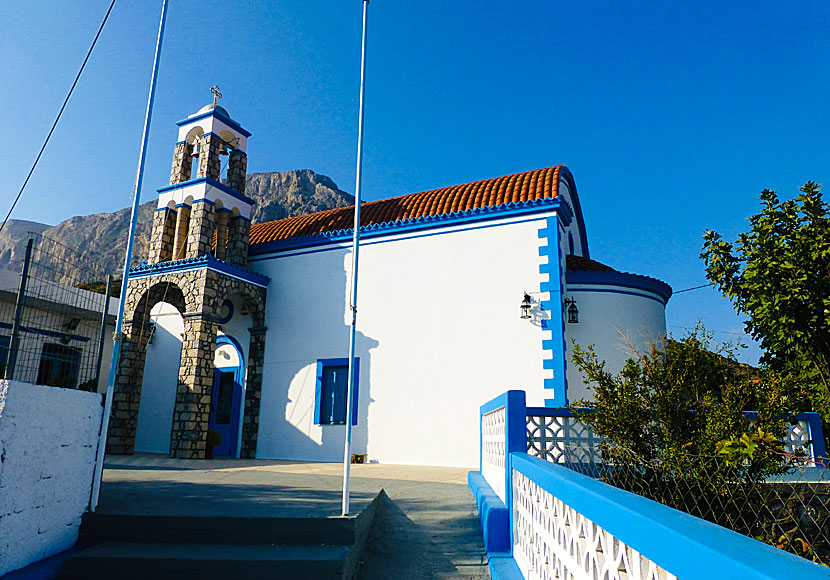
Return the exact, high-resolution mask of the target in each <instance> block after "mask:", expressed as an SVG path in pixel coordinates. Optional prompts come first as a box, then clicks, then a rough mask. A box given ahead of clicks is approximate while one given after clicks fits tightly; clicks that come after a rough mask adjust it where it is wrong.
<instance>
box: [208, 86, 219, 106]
mask: <svg viewBox="0 0 830 580" xmlns="http://www.w3.org/2000/svg"><path fill="white" fill-rule="evenodd" d="M210 92H211V93H213V104H214V105H216V103H217V102H218V101H219V99H221V98H222V93H220V92H219V85H213V86H212V87H210Z"/></svg>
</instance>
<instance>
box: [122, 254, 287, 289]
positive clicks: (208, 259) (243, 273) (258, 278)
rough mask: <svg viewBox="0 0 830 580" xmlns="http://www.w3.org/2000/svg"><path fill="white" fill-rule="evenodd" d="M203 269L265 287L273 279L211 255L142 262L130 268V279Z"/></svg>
mask: <svg viewBox="0 0 830 580" xmlns="http://www.w3.org/2000/svg"><path fill="white" fill-rule="evenodd" d="M201 268H207V269H209V270H213V271H215V272H219V273H221V274H227V275H228V276H233V277H235V278H240V279H242V280H245V281H246V282H250V283H251V284H256V285H257V286H263V287H264V286H267V285H268V283H269V282H271V278H269V277H268V276H264V275H262V274H257V273H255V272H251V271H250V270H246V269H245V268H240V267H239V266H234V265H233V264H228V263H227V262H223V261H221V260H217V259H216V258H214V257H213V256H211V255H210V254H205V255H204V256H199V257H198V258H185V259H184V260H176V261H174V262H162V263H160V264H147V263H144V262H142V264H141V265H140V266H137V267H135V268H130V279H135V278H146V277H147V276H154V275H156V274H171V273H175V272H184V271H187V270H199V269H201Z"/></svg>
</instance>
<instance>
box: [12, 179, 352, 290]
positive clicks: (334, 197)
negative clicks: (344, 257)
mask: <svg viewBox="0 0 830 580" xmlns="http://www.w3.org/2000/svg"><path fill="white" fill-rule="evenodd" d="M245 194H246V195H247V196H248V197H251V198H253V199H254V200H256V202H257V203H256V206H255V208H254V213H253V216H252V221H253V222H254V223H258V222H265V221H271V220H278V219H282V218H285V217H291V216H295V215H302V214H307V213H313V212H316V211H322V210H325V209H331V208H335V207H344V206H347V205H351V204H353V203H354V197H353V196H351V195H349V194H348V193H346V192H344V191H341V190H340V188H338V187H337V185H336V184H335V183H334V181H332V180H331V179H330V178H329V177H326V176H325V175H319V174H317V173H315V172H313V171H311V170H310V169H296V170H293V171H283V172H273V173H252V174H251V175H248V177H247V180H246V182H245ZM147 197H148V198H149V197H151V196H150V195H149V194H148V195H147ZM155 206H156V201H155V199H152V200H151V201H148V202H146V203H143V204H141V206H139V214H138V223H137V228H136V238H135V244H134V249H133V257H134V258H133V259H134V262H138V261H140V260H143V259H145V258H146V256H147V246H148V242H149V239H150V229H151V228H152V220H153V211H154V210H155ZM129 223H130V209H129V208H124V209H121V210H118V211H116V212H112V213H98V214H92V215H88V216H77V217H73V218H69V219H68V220H65V221H62V222H61V223H59V224H58V225H56V226H48V225H46V224H41V223H37V222H31V221H25V220H9V222H8V223H7V224H6V226H5V227H4V228H3V231H2V232H0V289H5V288H13V287H16V285H17V278H18V276H17V272H19V271H20V269H21V268H22V265H23V259H24V256H25V254H26V240H27V238H28V232H35V233H39V234H42V235H43V236H44V237H47V238H49V239H50V240H54V241H55V242H57V243H58V244H60V245H61V246H65V247H67V248H70V249H73V250H75V251H78V252H80V253H82V254H83V255H84V258H85V259H87V260H89V261H91V262H94V263H96V264H98V265H100V267H101V268H102V270H103V271H105V272H108V273H111V274H114V275H118V274H119V273H120V271H121V268H122V267H123V263H124V251H125V245H126V240H127V229H128V227H129Z"/></svg>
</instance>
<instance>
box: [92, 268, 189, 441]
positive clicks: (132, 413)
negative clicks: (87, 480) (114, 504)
mask: <svg viewBox="0 0 830 580" xmlns="http://www.w3.org/2000/svg"><path fill="white" fill-rule="evenodd" d="M159 302H167V303H169V304H172V305H173V306H174V307H175V308H176V309H177V310H178V311H179V313H180V314H182V315H183V314H184V312H185V311H186V300H185V296H184V293H183V292H182V290H181V288H180V287H179V286H178V285H177V284H176V283H175V282H173V281H169V280H155V279H152V278H148V279H142V280H138V281H130V282H129V284H128V286H127V300H126V301H125V305H124V323H123V328H122V333H123V338H122V341H121V352H120V356H119V360H118V361H117V362H114V364H117V365H118V368H117V371H116V378H115V389H114V394H113V401H112V414H111V417H110V428H109V433H108V437H107V452H108V453H113V454H116V455H125V454H126V455H130V454H132V453H133V452H134V450H135V434H136V429H137V427H138V411H139V407H140V403H141V387H142V383H143V380H144V363H145V359H146V356H147V343H148V342H149V340H150V334H151V326H152V325H151V323H150V311H151V310H152V309H153V306H155V305H156V304H158V303H159Z"/></svg>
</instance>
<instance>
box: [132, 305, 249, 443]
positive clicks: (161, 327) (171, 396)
mask: <svg viewBox="0 0 830 580" xmlns="http://www.w3.org/2000/svg"><path fill="white" fill-rule="evenodd" d="M230 301H231V302H232V303H233V313H234V314H233V316H232V317H231V319H230V320H229V321H228V322H226V323H224V324H222V325H220V327H219V334H225V335H228V336H230V337H231V338H233V339H234V340H235V341H236V342H237V343H238V344H239V346H240V347H241V348H242V356H243V358H244V362H245V364H246V370H247V361H248V348H249V346H250V333H249V332H248V329H249V328H251V326H252V324H253V323H252V321H251V315H250V314H245V315H243V314H242V313H241V312H242V300H241V299H240V298H239V297H236V296H232V297H230ZM150 319H151V320H152V321H153V322H154V323H155V324H156V331H155V333H153V342H152V343H151V344H149V345H147V358H146V360H145V364H144V379H143V381H142V385H141V401H140V403H139V408H138V425H137V428H136V435H135V450H136V451H139V452H146V453H167V452H168V451H169V450H170V430H171V427H172V425H173V410H174V407H175V404H176V386H177V384H178V377H179V364H180V361H181V351H182V337H183V333H184V319H183V318H182V316H181V314H179V311H178V310H177V309H176V307H175V306H173V305H172V304H168V303H166V302H159V303H158V304H156V305H155V306H154V307H153V309H152V310H151V311H150ZM223 366H227V364H223ZM245 387H246V384H245V381H244V380H243V384H242V388H243V400H242V403H241V404H242V409H244V394H245ZM241 425H242V419H241V412H240V433H241ZM238 439H239V435H237V443H236V452H235V454H236V455H237V456H238V454H239V440H238Z"/></svg>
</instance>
